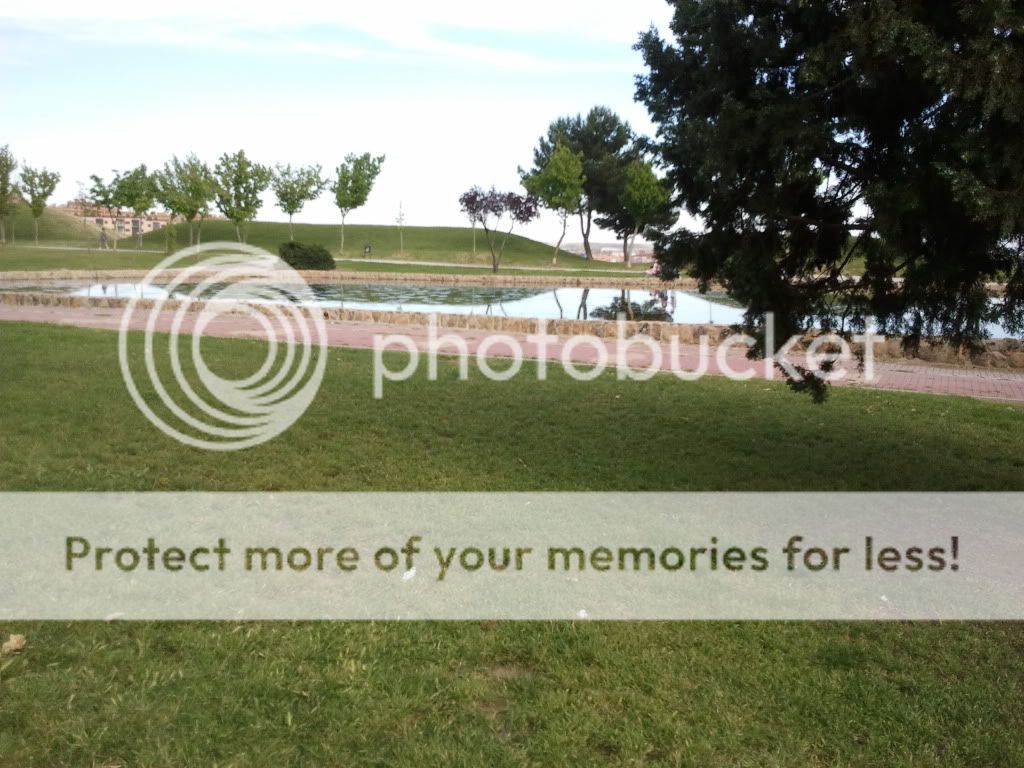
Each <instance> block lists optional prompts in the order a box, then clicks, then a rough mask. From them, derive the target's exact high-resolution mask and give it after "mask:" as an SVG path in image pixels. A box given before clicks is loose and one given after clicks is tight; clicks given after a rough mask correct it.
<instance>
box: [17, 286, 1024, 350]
mask: <svg viewBox="0 0 1024 768" xmlns="http://www.w3.org/2000/svg"><path fill="white" fill-rule="evenodd" d="M0 290H2V291H31V292H34V293H59V294H65V295H69V296H94V297H121V298H131V297H137V298H147V299H165V298H176V299H187V298H197V299H203V300H213V299H217V298H230V299H233V300H248V301H271V302H283V301H284V302H292V303H297V304H305V305H310V306H318V307H330V308H345V309H367V310H386V311H396V312H425V313H430V312H437V313H446V314H458V315H485V316H495V317H515V318H538V319H544V320H560V319H565V320H614V319H615V318H616V317H617V316H618V314H619V313H620V312H622V313H624V314H625V315H626V317H627V319H633V320H655V321H662V322H670V323H688V324H703V323H713V324H716V325H734V324H737V323H740V322H742V320H743V307H742V306H741V305H740V304H739V303H737V302H735V301H733V300H732V299H730V298H729V297H728V296H726V295H724V294H715V293H708V294H698V293H692V292H689V291H680V290H651V289H646V288H645V289H636V288H634V289H618V288H505V287H492V286H472V285H416V284H413V283H314V284H311V285H290V286H285V285H261V284H252V283H232V284H228V283H217V284H213V285H210V286H207V287H205V288H204V289H202V290H197V286H195V285H192V284H182V285H180V286H178V287H176V288H175V289H173V290H171V291H170V292H169V291H168V288H167V286H165V285H160V284H150V285H145V284H142V283H95V284H89V283H86V282H81V281H78V282H75V281H61V280H55V281H48V282H47V283H45V284H31V283H27V282H15V283H8V284H0ZM987 330H988V332H989V335H990V336H991V337H992V338H994V339H1001V338H1007V337H1008V336H1010V335H1011V334H1008V333H1007V332H1006V330H1005V329H1003V328H1002V327H1000V326H999V325H989V326H988V327H987Z"/></svg>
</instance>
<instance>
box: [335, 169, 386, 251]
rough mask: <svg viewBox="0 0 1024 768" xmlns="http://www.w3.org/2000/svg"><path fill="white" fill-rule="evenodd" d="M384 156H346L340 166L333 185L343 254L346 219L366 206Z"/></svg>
mask: <svg viewBox="0 0 1024 768" xmlns="http://www.w3.org/2000/svg"><path fill="white" fill-rule="evenodd" d="M383 162H384V155H380V156H378V157H373V156H371V155H370V153H369V152H364V153H363V154H361V155H354V154H350V155H346V156H345V161H344V162H343V163H342V164H341V165H339V166H338V169H337V171H336V172H335V180H334V183H333V184H332V185H331V191H332V192H334V202H335V204H336V205H337V206H338V210H339V211H340V212H341V253H343V254H344V253H345V218H346V217H347V216H348V214H349V213H351V212H352V211H354V210H355V209H356V208H361V207H362V206H364V205H366V200H367V198H369V197H370V192H371V191H372V190H373V184H374V182H375V181H376V180H377V176H378V174H380V167H381V164H382V163H383Z"/></svg>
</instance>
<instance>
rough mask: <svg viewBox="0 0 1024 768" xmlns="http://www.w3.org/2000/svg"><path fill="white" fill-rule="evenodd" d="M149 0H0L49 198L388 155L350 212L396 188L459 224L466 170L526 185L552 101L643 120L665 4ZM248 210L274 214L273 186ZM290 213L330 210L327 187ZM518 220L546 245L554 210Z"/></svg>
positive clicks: (15, 115) (3, 55)
mask: <svg viewBox="0 0 1024 768" xmlns="http://www.w3.org/2000/svg"><path fill="white" fill-rule="evenodd" d="M149 5H150V4H144V3H139V2H137V0H135V1H134V2H122V1H121V0H114V2H105V3H103V4H101V5H99V6H97V5H96V4H89V3H81V2H57V1H53V0H38V1H37V2H34V3H4V4H3V5H0V94H2V101H3V104H4V106H2V107H0V145H3V144H9V145H10V147H11V149H12V151H13V152H14V153H15V155H16V156H17V157H18V158H19V160H21V159H23V160H25V161H27V162H28V163H30V164H32V165H34V166H39V165H42V166H45V167H47V168H51V169H53V170H56V171H58V172H60V173H61V176H62V180H61V183H60V186H59V187H58V188H57V192H56V194H55V195H54V200H55V201H56V202H65V201H67V200H70V199H72V198H73V197H75V196H76V194H77V192H78V186H79V183H80V182H87V180H88V177H89V175H90V174H99V175H101V176H104V177H106V176H109V174H110V173H111V171H112V169H117V170H127V169H130V168H133V167H135V166H137V165H138V164H139V163H145V164H146V165H147V166H149V167H150V168H153V167H159V166H161V165H163V163H164V162H165V161H166V160H167V159H169V158H170V157H171V155H172V154H177V155H179V156H184V155H185V154H188V153H189V152H195V153H196V154H197V155H199V156H200V157H201V158H202V159H204V160H206V161H207V162H209V163H210V164H211V165H213V163H215V162H216V160H217V158H218V157H219V156H220V155H221V154H222V153H224V152H228V151H235V150H237V149H244V150H245V151H246V153H247V154H248V155H249V157H250V158H251V159H253V160H255V161H256V162H260V163H263V164H266V165H274V164H277V163H280V164H289V163H290V164H292V165H307V164H319V165H322V166H323V168H324V172H325V174H327V173H329V172H332V171H333V169H334V168H335V167H336V166H337V165H338V163H340V162H341V160H342V159H343V158H344V157H345V155H346V154H348V153H352V152H354V153H362V152H371V153H373V154H375V155H379V154H383V155H385V156H386V160H385V162H384V165H383V169H382V171H381V175H380V177H379V178H378V180H377V184H376V186H375V187H374V190H373V193H372V194H371V196H370V199H369V201H368V203H367V205H366V206H365V207H364V208H361V209H358V210H356V211H354V212H353V213H352V214H350V215H349V217H348V219H347V221H348V222H350V223H359V224H392V223H394V221H395V218H396V216H397V215H398V209H399V204H401V206H402V210H403V212H404V214H405V221H406V224H407V225H422V226H432V225H450V226H460V225H463V224H465V223H466V222H465V219H464V217H463V215H462V214H461V213H460V211H459V205H458V197H459V195H460V194H461V193H462V192H463V191H465V190H466V189H468V188H469V187H471V186H473V185H480V186H483V187H490V186H491V185H492V184H493V185H495V186H497V187H498V188H499V189H501V188H506V189H516V190H517V191H522V190H521V188H520V187H519V176H518V173H517V168H518V167H519V166H523V167H529V166H530V165H531V163H532V152H533V147H534V146H535V145H536V143H537V139H538V138H539V137H540V136H541V135H542V134H544V133H545V131H546V130H547V127H548V125H549V124H550V123H551V121H552V120H554V119H555V118H557V117H559V116H563V115H570V114H576V113H580V112H583V113H585V112H587V111H588V110H589V109H590V108H591V107H593V106H595V105H598V104H600V105H604V106H607V107H610V108H611V109H613V110H615V111H616V112H617V113H618V114H619V115H621V116H622V117H623V118H624V119H626V120H627V121H628V122H629V123H630V124H631V125H632V126H633V128H634V129H635V130H636V131H638V132H639V133H646V134H651V133H653V126H652V125H651V123H650V120H649V118H648V116H647V112H646V110H645V108H644V107H643V106H642V105H640V104H637V103H635V102H634V100H633V93H634V78H635V76H636V75H637V74H638V73H640V72H642V71H643V62H642V60H641V58H640V55H639V53H637V52H636V51H634V50H632V45H633V43H635V42H636V39H637V36H638V34H639V33H640V32H642V31H644V30H646V29H647V28H649V27H650V26H651V25H652V24H654V25H655V26H657V27H658V28H659V29H661V30H663V31H664V30H666V29H667V27H668V21H669V19H670V18H671V13H670V8H669V6H668V5H667V4H666V2H664V0H629V2H621V0H600V1H596V2H595V0H517V1H516V2H515V3H483V2H479V0H475V1H473V2H470V1H469V0H435V1H434V2H423V0H419V1H418V2H417V1H415V0H413V1H407V0H403V1H402V2H377V3H361V4H360V5H359V7H356V6H355V4H350V3H334V4H328V3H324V2H322V0H321V1H319V2H314V1H312V0H289V2H286V3H275V4H273V5H272V6H270V5H269V4H268V6H267V8H266V9H263V7H262V5H263V4H261V3H254V2H253V3H244V2H233V3H232V2H217V1H215V0H205V1H204V2H197V1H196V0H176V2H174V3H168V4H156V5H154V6H153V7H141V6H149ZM254 9H259V10H254ZM12 105H14V106H13V108H12ZM259 218H260V219H264V220H282V221H283V220H286V218H287V217H286V216H285V215H284V214H282V213H281V211H280V210H279V209H278V208H277V207H276V206H275V205H274V201H273V195H272V193H270V192H269V191H268V193H267V194H266V196H265V202H264V206H263V208H262V210H261V211H260V215H259ZM295 220H296V221H306V222H319V223H328V222H338V221H340V216H339V214H338V211H337V209H336V208H335V207H334V204H333V200H332V199H331V195H330V193H329V192H326V193H325V194H324V195H323V196H322V197H321V198H320V199H319V200H318V201H315V202H313V203H310V204H308V205H307V206H306V208H305V209H304V210H303V211H302V213H301V214H299V215H297V216H296V218H295ZM522 231H523V232H524V234H527V235H529V236H531V237H535V238H537V239H539V240H544V241H549V242H553V241H554V240H555V239H557V237H558V234H559V231H560V224H559V222H558V220H557V219H556V218H555V217H554V216H553V215H551V214H545V215H544V216H543V217H542V218H541V219H540V220H539V221H537V222H535V223H534V224H531V225H530V226H529V227H527V228H525V229H524V230H522ZM574 239H575V240H577V241H578V240H579V239H580V238H579V230H578V226H577V227H576V228H572V223H571V222H570V230H569V234H568V235H567V238H566V240H567V242H570V241H572V240H574ZM594 239H595V240H601V239H603V240H608V241H613V240H614V235H610V234H608V233H600V232H598V233H596V234H595V235H594Z"/></svg>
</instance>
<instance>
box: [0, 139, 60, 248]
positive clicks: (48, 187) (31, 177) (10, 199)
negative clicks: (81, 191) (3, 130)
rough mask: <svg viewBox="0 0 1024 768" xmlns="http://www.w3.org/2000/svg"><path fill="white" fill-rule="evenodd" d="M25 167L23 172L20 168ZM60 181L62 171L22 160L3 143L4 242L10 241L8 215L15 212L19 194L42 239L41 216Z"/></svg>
mask: <svg viewBox="0 0 1024 768" xmlns="http://www.w3.org/2000/svg"><path fill="white" fill-rule="evenodd" d="M19 168H21V173H20V174H19V173H18V169H19ZM59 183H60V174H59V173H57V172H56V171H50V170H47V169H46V168H43V167H35V166H31V165H29V164H28V163H24V162H23V163H21V164H19V163H18V161H17V160H15V158H14V154H13V153H12V152H11V149H10V147H9V146H7V145H4V146H3V147H0V245H3V244H4V243H6V242H7V217H8V216H10V215H11V214H12V213H13V212H14V206H15V204H16V201H17V200H18V198H21V199H23V200H24V201H25V202H26V203H27V204H28V207H29V210H30V211H31V212H32V229H33V234H34V236H35V241H36V243H37V244H38V243H39V219H40V218H41V217H42V215H43V212H44V211H45V210H46V205H47V203H48V202H49V200H50V198H51V197H52V196H53V192H54V190H56V189H57V185H58V184H59Z"/></svg>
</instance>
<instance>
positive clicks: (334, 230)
mask: <svg viewBox="0 0 1024 768" xmlns="http://www.w3.org/2000/svg"><path fill="white" fill-rule="evenodd" d="M26 213H27V209H26V210H25V211H20V212H19V213H18V214H17V215H15V216H14V217H13V218H14V220H15V226H16V229H17V232H18V237H17V243H15V244H11V243H8V245H7V246H5V247H0V271H11V270H43V269H143V268H149V267H152V266H153V265H155V264H157V263H158V262H159V261H160V260H161V259H162V258H163V253H164V251H165V249H166V242H167V241H166V237H167V233H166V232H164V231H163V230H158V231H156V232H150V233H147V234H146V235H144V236H143V239H142V245H141V249H140V246H139V241H138V239H137V238H135V237H129V238H122V239H121V240H119V241H118V250H117V251H116V252H115V251H114V250H113V248H110V249H107V250H100V249H99V248H98V244H99V243H98V239H97V238H98V234H97V233H96V230H95V228H93V227H90V226H88V225H84V224H81V223H80V222H78V220H77V219H73V218H71V217H69V216H67V215H65V214H61V213H57V212H56V211H53V210H48V211H47V212H46V214H45V215H44V217H43V219H42V221H43V222H44V223H46V224H47V226H44V227H42V228H41V229H40V247H38V248H37V247H28V246H32V245H33V244H32V241H31V238H26V237H22V235H21V232H22V230H26V227H27V230H26V231H27V232H28V233H31V216H29V217H28V219H27V220H25V219H24V214H26ZM345 232H346V235H345V238H346V243H347V247H346V251H345V254H344V258H346V259H358V258H361V257H362V256H363V246H364V245H366V244H370V245H371V246H372V248H373V251H372V255H371V258H372V259H395V260H398V261H411V262H417V261H423V262H442V263H445V264H456V265H467V267H466V268H461V267H454V268H452V267H436V266H428V265H424V266H419V265H416V264H411V265H410V264H379V265H376V266H374V265H372V264H371V263H367V264H365V265H361V266H358V267H356V268H357V269H358V268H365V269H367V270H370V271H395V272H428V273H430V272H438V271H445V272H449V273H465V274H480V273H482V272H484V270H481V269H479V268H473V267H469V266H468V265H477V267H480V266H487V267H489V266H490V263H491V261H490V253H489V251H488V250H487V244H486V242H485V240H484V236H483V233H482V232H481V231H480V230H478V231H477V250H476V252H475V253H474V252H473V233H472V230H471V229H469V228H466V227H406V228H405V249H404V250H399V236H398V228H397V227H393V226H370V225H358V224H349V225H348V226H347V227H346V228H345ZM175 237H176V242H177V244H178V247H179V248H182V247H185V246H186V245H187V244H188V230H187V227H186V225H184V224H177V225H175ZM202 239H203V242H205V243H212V242H217V241H229V242H235V240H236V236H235V228H234V225H233V224H231V223H230V222H226V221H207V222H206V223H204V224H203V228H202ZM287 239H288V225H287V224H286V223H278V222H263V221H257V222H254V223H253V224H251V225H250V227H249V233H248V243H249V244H250V245H255V246H258V247H260V248H264V249H266V250H269V251H271V252H273V253H277V249H278V246H279V245H280V244H281V243H282V242H284V241H286V240H287ZM295 239H296V240H299V241H301V242H305V243H315V244H319V245H323V246H324V247H326V248H327V249H328V250H329V251H331V252H332V253H333V254H334V255H336V256H341V255H342V254H341V253H340V250H339V245H340V242H339V227H338V226H337V225H334V224H296V225H295ZM139 250H141V251H143V252H141V253H140V252H137V251H139ZM551 253H552V248H551V246H549V245H546V244H545V243H540V242H537V241H536V240H530V239H528V238H525V237H520V236H519V235H512V236H510V237H509V240H508V245H507V247H506V249H505V253H504V256H503V258H502V262H501V263H502V266H514V267H532V268H535V269H537V270H547V269H549V268H551V267H552V264H551ZM350 263H351V262H347V261H346V262H345V268H349V266H348V265H349V264H350ZM646 268H647V267H646V266H644V265H636V266H633V267H631V268H626V267H624V266H623V265H621V264H608V263H606V262H599V261H588V260H586V259H584V258H582V257H580V256H576V255H574V254H571V253H565V252H563V253H562V254H561V255H560V256H559V260H558V265H557V269H558V270H559V272H560V273H569V274H577V273H578V274H589V273H590V272H591V271H595V272H609V271H611V272H613V273H614V272H615V271H617V270H618V271H620V272H621V271H622V270H625V269H628V270H629V271H630V272H634V273H635V274H637V275H642V274H643V273H644V271H645V270H646ZM512 274H523V272H522V271H519V270H517V271H515V272H512ZM538 274H548V272H547V271H540V272H538Z"/></svg>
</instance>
